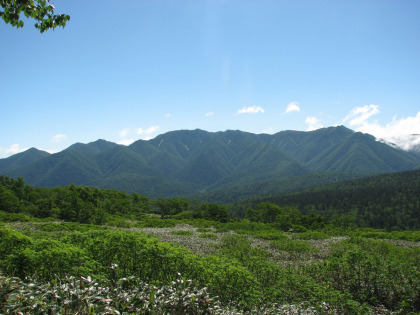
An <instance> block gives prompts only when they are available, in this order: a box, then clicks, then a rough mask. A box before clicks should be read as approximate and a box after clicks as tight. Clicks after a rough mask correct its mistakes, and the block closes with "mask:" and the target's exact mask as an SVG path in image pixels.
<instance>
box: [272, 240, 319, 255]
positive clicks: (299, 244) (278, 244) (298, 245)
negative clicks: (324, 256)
mask: <svg viewBox="0 0 420 315" xmlns="http://www.w3.org/2000/svg"><path fill="white" fill-rule="evenodd" d="M270 246H271V247H272V248H275V249H277V250H278V251H285V252H289V253H307V252H311V251H316V249H315V248H313V247H311V246H310V245H309V244H308V243H307V242H304V241H294V240H291V239H284V240H276V241H271V243H270Z"/></svg>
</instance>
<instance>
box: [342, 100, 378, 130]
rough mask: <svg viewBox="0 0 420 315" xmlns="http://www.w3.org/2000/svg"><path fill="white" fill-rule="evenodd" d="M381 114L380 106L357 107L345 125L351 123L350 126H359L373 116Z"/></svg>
mask: <svg viewBox="0 0 420 315" xmlns="http://www.w3.org/2000/svg"><path fill="white" fill-rule="evenodd" d="M377 113H379V106H378V105H373V104H371V105H365V106H360V107H355V108H353V109H352V110H351V112H350V113H349V114H348V115H347V116H346V118H344V120H343V123H345V122H347V121H348V122H349V125H350V126H359V125H362V124H364V123H365V122H366V121H367V120H368V119H369V118H370V117H371V116H373V115H376V114H377Z"/></svg>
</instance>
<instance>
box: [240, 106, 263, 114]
mask: <svg viewBox="0 0 420 315" xmlns="http://www.w3.org/2000/svg"><path fill="white" fill-rule="evenodd" d="M258 113H264V108H262V107H261V106H249V107H242V108H241V109H239V110H238V112H237V114H258Z"/></svg>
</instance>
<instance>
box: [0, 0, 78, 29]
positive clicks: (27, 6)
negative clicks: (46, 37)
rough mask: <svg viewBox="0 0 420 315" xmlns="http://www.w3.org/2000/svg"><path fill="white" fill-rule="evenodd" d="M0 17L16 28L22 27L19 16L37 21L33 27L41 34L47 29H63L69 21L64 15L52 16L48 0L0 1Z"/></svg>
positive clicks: (51, 6) (51, 8) (51, 7)
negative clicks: (1, 9) (0, 8)
mask: <svg viewBox="0 0 420 315" xmlns="http://www.w3.org/2000/svg"><path fill="white" fill-rule="evenodd" d="M0 6H1V7H2V8H3V11H0V17H1V18H2V19H3V20H4V21H5V22H6V23H7V24H9V23H10V24H11V25H12V26H15V27H17V28H19V27H23V24H24V23H23V21H22V20H21V14H23V15H25V17H27V18H32V19H34V20H36V21H37V23H36V24H35V27H36V28H37V29H39V31H40V32H41V33H43V32H45V31H46V30H48V29H55V28H56V27H57V26H61V27H64V26H65V25H66V23H67V22H68V21H69V20H70V16H68V15H65V14H54V9H55V8H54V6H53V5H52V4H49V0H19V1H14V0H0Z"/></svg>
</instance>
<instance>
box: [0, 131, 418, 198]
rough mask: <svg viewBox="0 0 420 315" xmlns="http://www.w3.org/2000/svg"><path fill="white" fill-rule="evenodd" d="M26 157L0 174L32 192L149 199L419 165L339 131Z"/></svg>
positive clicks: (176, 135) (174, 138)
mask: <svg viewBox="0 0 420 315" xmlns="http://www.w3.org/2000/svg"><path fill="white" fill-rule="evenodd" d="M31 150H32V151H29V152H27V151H25V152H26V153H25V152H22V153H20V155H13V156H11V157H9V158H6V159H0V174H4V175H8V176H12V177H18V176H21V177H23V178H24V179H25V180H26V181H27V182H28V183H29V184H31V185H34V186H45V187H54V186H62V185H68V184H71V183H73V184H76V185H85V186H92V185H94V186H98V187H99V188H110V189H119V190H124V191H127V192H137V193H140V194H143V195H147V196H150V197H159V196H162V197H165V196H173V195H178V194H182V195H187V194H188V195H194V194H197V193H199V192H202V191H207V192H209V191H217V190H218V189H228V188H232V187H234V186H238V185H250V184H252V183H259V182H264V181H276V180H279V179H282V178H293V177H299V176H301V177H302V176H303V177H302V178H304V176H305V175H313V176H315V174H317V173H319V174H322V173H324V174H325V173H328V172H331V173H334V174H343V177H346V178H348V174H352V176H353V175H354V176H361V175H372V174H380V173H388V172H399V171H405V170H412V169H416V168H419V166H420V158H418V157H416V156H414V155H412V154H410V153H408V152H404V151H402V150H398V149H396V148H393V147H391V146H389V145H387V144H384V143H382V142H379V141H376V139H375V138H374V137H373V136H371V135H367V134H362V133H360V132H354V131H352V130H350V129H348V128H346V127H344V126H338V127H328V128H322V129H318V130H315V131H310V132H304V131H292V130H288V131H281V132H278V133H276V134H273V135H268V134H253V133H249V132H243V131H239V130H226V131H219V132H208V131H204V130H201V129H195V130H178V131H170V132H167V133H164V134H161V135H158V136H157V137H155V138H154V139H151V140H148V141H146V140H138V141H136V142H134V143H132V144H131V145H129V146H122V145H118V144H116V143H112V142H109V141H106V140H101V139H99V140H97V141H94V142H90V143H88V144H81V143H75V144H73V145H71V146H70V147H68V148H67V149H65V150H63V151H61V152H59V153H56V154H48V153H46V152H45V153H42V151H39V150H37V149H31ZM344 174H346V175H344ZM278 182H279V183H281V182H282V181H281V180H280V181H278ZM286 182H287V181H286ZM251 186H252V185H251ZM251 186H249V187H251ZM254 186H255V187H259V186H261V185H260V184H258V185H254ZM297 186H298V185H297ZM280 188H281V187H279V190H281V189H280ZM257 192H258V190H257V191H256V193H257Z"/></svg>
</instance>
